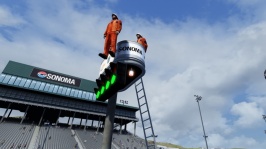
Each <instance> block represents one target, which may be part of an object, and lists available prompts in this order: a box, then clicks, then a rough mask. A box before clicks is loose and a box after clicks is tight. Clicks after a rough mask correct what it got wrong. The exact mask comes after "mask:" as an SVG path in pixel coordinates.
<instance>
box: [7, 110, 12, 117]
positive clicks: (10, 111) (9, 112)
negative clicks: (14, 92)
mask: <svg viewBox="0 0 266 149" xmlns="http://www.w3.org/2000/svg"><path fill="white" fill-rule="evenodd" d="M12 111H13V109H11V110H10V111H9V114H8V116H7V118H9V116H10V114H11V112H12Z"/></svg>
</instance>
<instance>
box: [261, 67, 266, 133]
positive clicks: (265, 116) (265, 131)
mask: <svg viewBox="0 0 266 149" xmlns="http://www.w3.org/2000/svg"><path fill="white" fill-rule="evenodd" d="M265 71H266V70H265ZM262 118H263V119H264V121H265V122H266V115H262ZM264 133H265V134H266V130H264Z"/></svg>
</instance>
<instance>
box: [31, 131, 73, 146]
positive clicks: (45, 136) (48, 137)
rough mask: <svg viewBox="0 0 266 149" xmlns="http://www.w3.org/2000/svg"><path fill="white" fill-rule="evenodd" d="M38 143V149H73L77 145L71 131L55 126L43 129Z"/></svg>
mask: <svg viewBox="0 0 266 149" xmlns="http://www.w3.org/2000/svg"><path fill="white" fill-rule="evenodd" d="M37 142H38V143H37ZM37 142H36V144H37V146H38V147H37V148H40V147H41V148H42V146H44V147H43V149H72V148H75V146H76V144H77V142H76V141H75V139H74V135H73V134H72V132H71V129H69V128H60V127H53V126H43V127H41V129H40V132H39V135H38V139H37Z"/></svg>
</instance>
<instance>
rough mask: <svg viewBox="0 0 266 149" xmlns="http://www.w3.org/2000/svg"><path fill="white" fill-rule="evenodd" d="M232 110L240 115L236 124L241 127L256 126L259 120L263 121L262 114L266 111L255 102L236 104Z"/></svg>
mask: <svg viewBox="0 0 266 149" xmlns="http://www.w3.org/2000/svg"><path fill="white" fill-rule="evenodd" d="M231 112H232V113H233V114H235V115H237V116H239V118H238V119H237V120H236V121H235V125H237V126H240V127H256V126H257V124H258V122H259V121H261V116H262V114H263V112H264V111H263V109H262V108H259V107H258V105H257V103H255V102H250V103H247V102H241V103H238V104H235V105H234V106H233V107H232V109H231Z"/></svg>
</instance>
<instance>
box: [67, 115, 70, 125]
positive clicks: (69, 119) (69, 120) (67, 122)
mask: <svg viewBox="0 0 266 149" xmlns="http://www.w3.org/2000/svg"><path fill="white" fill-rule="evenodd" d="M69 121H70V116H69V118H68V121H67V125H69Z"/></svg>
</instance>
